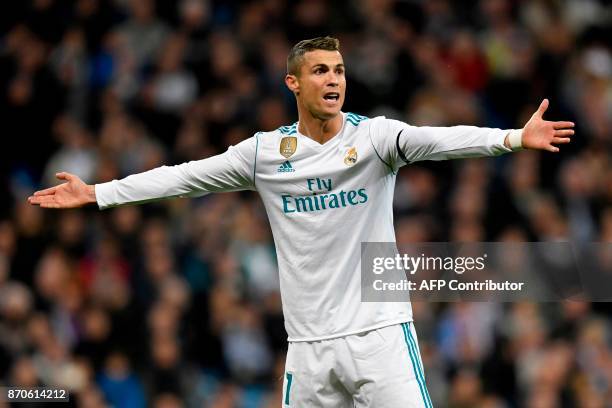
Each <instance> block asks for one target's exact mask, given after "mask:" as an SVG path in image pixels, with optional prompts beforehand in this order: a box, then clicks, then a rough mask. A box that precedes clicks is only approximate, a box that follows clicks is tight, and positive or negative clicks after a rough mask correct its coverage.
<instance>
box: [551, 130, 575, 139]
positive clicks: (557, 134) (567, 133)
mask: <svg viewBox="0 0 612 408" xmlns="http://www.w3.org/2000/svg"><path fill="white" fill-rule="evenodd" d="M573 134H574V130H573V129H562V130H556V131H555V137H562V136H572V135H573Z"/></svg>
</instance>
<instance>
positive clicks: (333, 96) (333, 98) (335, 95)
mask: <svg viewBox="0 0 612 408" xmlns="http://www.w3.org/2000/svg"><path fill="white" fill-rule="evenodd" d="M323 99H325V100H326V101H337V100H339V99H340V94H339V93H338V92H329V93H326V94H325V95H323Z"/></svg>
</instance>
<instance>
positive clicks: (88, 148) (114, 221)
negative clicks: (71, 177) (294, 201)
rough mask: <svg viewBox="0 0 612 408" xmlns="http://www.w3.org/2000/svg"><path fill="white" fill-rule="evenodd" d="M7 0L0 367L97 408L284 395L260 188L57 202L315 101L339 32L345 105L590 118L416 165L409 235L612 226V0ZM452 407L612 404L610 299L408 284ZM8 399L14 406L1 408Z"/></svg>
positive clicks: (469, 236) (404, 228)
mask: <svg viewBox="0 0 612 408" xmlns="http://www.w3.org/2000/svg"><path fill="white" fill-rule="evenodd" d="M1 14H2V16H1V17H0V24H1V30H2V31H1V32H0V78H1V80H0V87H1V91H2V94H1V96H0V118H2V122H3V133H4V135H5V139H4V140H5V141H4V148H2V149H0V196H1V197H2V199H1V201H0V385H6V386H9V385H10V386H16V387H26V386H27V387H32V386H43V385H45V386H56V387H63V388H67V389H69V390H70V392H71V395H72V402H71V403H70V405H72V406H77V405H78V406H83V407H105V406H116V407H145V406H151V407H157V408H162V407H163V408H170V407H181V406H186V407H214V408H225V407H228V408H229V407H240V408H242V407H244V408H251V407H253V408H255V407H264V408H268V407H279V406H280V405H281V388H282V376H283V369H284V357H285V355H284V353H285V350H286V333H285V331H284V327H283V316H282V310H281V303H280V297H279V293H278V290H279V289H278V272H277V267H276V260H275V253H274V243H273V240H272V237H271V233H270V230H269V227H268V221H267V217H266V214H265V211H264V209H263V207H262V205H261V203H260V201H259V198H258V197H257V194H256V193H251V192H247V193H231V194H230V193H228V194H218V195H211V196H206V197H202V198H199V199H192V200H168V201H163V202H159V203H153V204H147V205H143V206H132V207H121V208H116V209H112V210H108V211H104V212H100V211H98V210H97V208H85V209H80V210H70V211H61V212H59V211H58V212H56V211H48V210H41V209H39V208H37V207H33V206H30V205H28V204H27V202H26V200H25V198H26V197H27V196H28V195H29V194H31V193H32V192H33V191H34V190H37V189H40V188H43V187H46V186H49V185H52V184H56V182H57V181H56V180H55V177H54V175H55V173H56V172H57V171H59V170H63V171H68V172H72V173H75V174H77V175H78V176H80V177H81V178H82V179H83V180H85V181H86V182H88V183H97V182H104V181H109V180H112V179H115V178H121V177H124V176H126V175H129V174H132V173H136V172H141V171H145V170H148V169H151V168H153V167H157V166H159V165H162V164H177V163H181V162H184V161H188V160H196V159H201V158H204V157H207V156H210V155H214V154H217V153H220V152H222V151H224V150H225V149H226V148H227V146H229V145H232V144H236V143H238V142H239V141H241V140H243V139H245V138H247V137H250V136H251V135H252V134H253V133H254V132H256V131H259V130H273V129H275V128H277V127H279V126H281V125H287V124H291V123H293V122H294V121H296V120H297V116H296V110H295V106H294V98H293V95H292V94H291V93H290V92H288V91H287V90H286V89H285V86H284V82H283V77H284V74H285V69H286V67H285V63H286V56H287V53H288V51H289V49H290V48H291V46H292V45H293V44H294V43H295V42H297V41H299V40H301V39H304V38H312V37H316V36H320V35H327V34H331V35H333V36H336V37H338V38H339V39H340V41H341V52H342V54H343V56H344V59H345V63H346V65H347V76H348V88H347V103H346V105H345V109H344V110H345V111H352V112H356V113H359V114H363V115H368V116H370V117H372V116H377V115H386V116H387V117H392V118H396V119H400V120H404V121H406V122H408V123H410V124H414V125H432V126H451V125H456V124H466V125H477V126H488V127H500V128H520V127H522V126H523V124H524V123H525V122H526V120H527V118H528V117H529V115H531V113H532V112H533V111H535V109H536V108H537V106H538V104H539V102H540V101H541V100H542V98H544V97H547V98H549V99H550V101H551V107H550V109H549V111H548V112H547V113H546V115H545V118H550V119H551V120H573V121H575V122H576V123H577V127H576V136H575V137H574V141H573V142H572V144H571V145H569V146H562V148H561V153H559V154H556V155H553V154H550V153H540V152H531V151H525V152H521V153H516V154H511V155H505V156H501V157H498V158H495V159H480V160H463V161H453V162H440V163H421V164H419V165H411V166H407V167H406V168H404V169H403V170H402V171H401V172H400V173H399V176H398V181H397V187H396V197H395V219H396V230H397V237H398V241H400V242H404V243H405V242H426V241H459V242H469V241H572V242H590V241H601V242H610V241H612V154H611V153H612V133H611V131H610V129H612V4H611V2H610V1H609V0H532V1H521V0H514V1H512V0H460V1H451V0H427V1H425V0H403V1H394V0H355V1H334V2H331V1H323V0H301V1H284V0H261V1H228V0H180V1H164V0H158V1H153V0H72V1H68V0H61V1H60V0H28V1H20V2H11V3H10V4H6V5H4V7H3V11H2V13H1ZM339 295H340V294H339ZM414 313H415V322H416V328H417V332H418V334H419V342H420V347H421V350H422V354H423V360H424V365H425V372H426V375H427V382H428V386H429V390H430V394H431V396H432V400H433V401H434V406H438V407H454V408H463V407H465V408H468V407H469V408H472V407H481V408H485V407H486V408H510V407H529V408H548V407H551V408H552V407H582V408H603V407H610V406H612V405H610V404H611V402H610V401H612V318H611V316H612V307H610V304H608V303H595V302H589V301H588V299H587V300H585V301H572V302H560V303H537V302H517V303H484V302H481V303H459V302H456V303H444V304H441V303H429V302H419V303H415V304H414ZM2 406H3V403H2V402H0V407H2Z"/></svg>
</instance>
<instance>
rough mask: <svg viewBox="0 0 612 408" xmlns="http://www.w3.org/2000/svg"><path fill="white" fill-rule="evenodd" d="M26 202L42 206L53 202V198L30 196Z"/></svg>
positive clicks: (49, 196)
mask: <svg viewBox="0 0 612 408" xmlns="http://www.w3.org/2000/svg"><path fill="white" fill-rule="evenodd" d="M28 202H29V203H30V204H37V205H42V204H45V203H52V202H55V196H52V195H46V196H30V197H28Z"/></svg>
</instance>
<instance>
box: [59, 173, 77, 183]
mask: <svg viewBox="0 0 612 408" xmlns="http://www.w3.org/2000/svg"><path fill="white" fill-rule="evenodd" d="M55 177H57V178H58V179H60V180H67V181H71V180H73V179H74V178H75V177H76V176H75V175H74V174H70V173H67V172H65V171H62V172H61V173H57V174H56V175H55Z"/></svg>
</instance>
